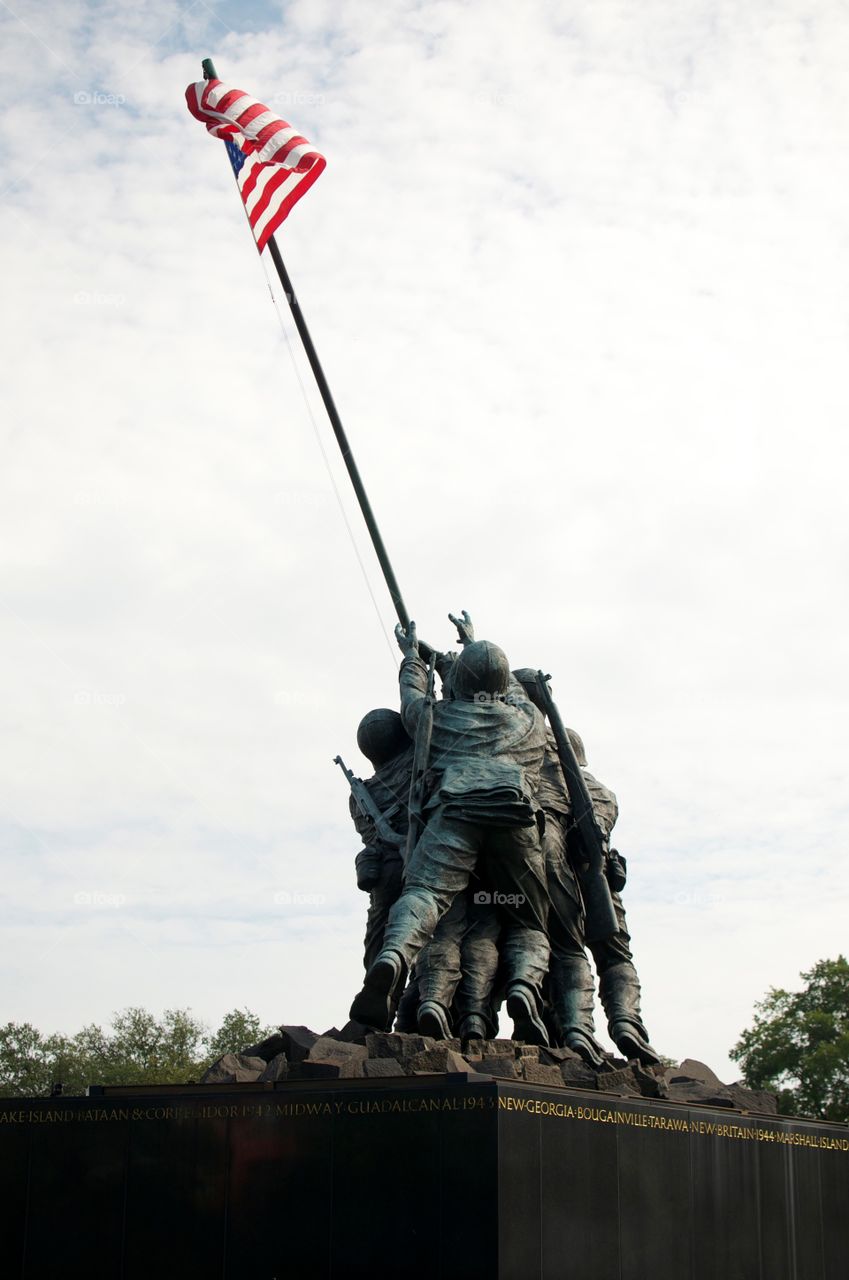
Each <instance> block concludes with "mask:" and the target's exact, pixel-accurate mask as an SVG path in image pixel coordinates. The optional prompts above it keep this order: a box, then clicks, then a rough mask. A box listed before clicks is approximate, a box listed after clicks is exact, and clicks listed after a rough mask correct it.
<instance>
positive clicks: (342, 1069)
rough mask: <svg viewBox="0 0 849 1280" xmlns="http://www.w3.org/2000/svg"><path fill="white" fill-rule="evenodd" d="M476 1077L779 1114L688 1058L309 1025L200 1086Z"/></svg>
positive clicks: (218, 1067) (228, 1059) (224, 1064)
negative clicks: (600, 1058) (604, 1055)
mask: <svg viewBox="0 0 849 1280" xmlns="http://www.w3.org/2000/svg"><path fill="white" fill-rule="evenodd" d="M457 1072H462V1073H472V1072H474V1073H477V1074H480V1075H485V1076H494V1077H496V1078H498V1079H502V1080H516V1081H525V1082H526V1083H527V1084H534V1085H545V1086H548V1087H553V1088H569V1089H588V1090H594V1091H601V1092H603V1093H616V1094H620V1095H622V1096H624V1097H628V1096H631V1097H643V1098H664V1099H669V1100H670V1101H672V1102H682V1103H687V1104H688V1105H693V1104H701V1105H703V1106H710V1107H729V1108H733V1109H735V1110H738V1111H751V1112H756V1113H760V1114H762V1115H775V1114H776V1113H777V1106H776V1097H775V1094H773V1093H767V1092H765V1091H762V1090H756V1089H748V1088H746V1087H745V1086H744V1085H743V1084H741V1083H740V1082H737V1083H735V1084H723V1083H722V1081H721V1080H720V1079H719V1078H718V1077H717V1076H716V1075H715V1074H714V1072H713V1071H711V1069H710V1067H707V1066H705V1065H704V1063H701V1062H697V1061H696V1060H695V1059H692V1058H686V1059H685V1060H684V1061H683V1062H682V1063H680V1065H678V1066H658V1067H652V1068H646V1067H644V1066H642V1065H641V1064H640V1063H639V1062H637V1061H636V1060H633V1061H631V1062H627V1061H626V1060H625V1059H624V1058H615V1057H611V1058H609V1059H606V1060H605V1061H604V1063H603V1064H602V1066H601V1067H599V1068H595V1067H591V1066H588V1065H587V1063H585V1062H584V1061H583V1059H582V1058H581V1057H579V1055H578V1054H577V1053H573V1052H572V1050H571V1049H553V1048H552V1049H545V1048H540V1047H538V1046H537V1045H529V1044H522V1043H520V1042H517V1041H515V1040H467V1041H465V1043H462V1044H461V1042H460V1041H459V1040H432V1039H431V1038H430V1037H428V1036H421V1035H406V1034H403V1033H401V1032H396V1031H387V1032H369V1031H367V1030H366V1028H364V1027H360V1026H359V1025H358V1024H356V1023H348V1025H347V1026H346V1027H344V1028H343V1030H342V1031H339V1030H337V1029H336V1028H335V1027H334V1028H332V1029H331V1030H330V1031H327V1032H325V1033H324V1034H323V1035H318V1034H317V1033H316V1032H314V1031H310V1029H309V1028H308V1027H290V1026H281V1027H280V1030H279V1031H278V1032H277V1034H276V1035H273V1036H269V1038H268V1039H267V1040H263V1041H262V1043H261V1044H257V1045H252V1046H251V1047H250V1048H248V1049H245V1050H244V1051H243V1052H242V1053H228V1054H225V1055H224V1057H222V1058H219V1060H218V1061H217V1062H215V1063H213V1065H212V1066H211V1067H210V1068H209V1069H208V1071H207V1072H206V1073H205V1075H204V1076H203V1078H202V1081H201V1083H202V1084H209V1085H218V1084H239V1083H244V1084H247V1083H257V1082H275V1081H284V1080H291V1081H303V1080H333V1079H344V1080H350V1079H367V1080H368V1079H376V1078H391V1077H393V1076H396V1077H397V1076H417V1075H428V1076H432V1075H439V1074H448V1073H457Z"/></svg>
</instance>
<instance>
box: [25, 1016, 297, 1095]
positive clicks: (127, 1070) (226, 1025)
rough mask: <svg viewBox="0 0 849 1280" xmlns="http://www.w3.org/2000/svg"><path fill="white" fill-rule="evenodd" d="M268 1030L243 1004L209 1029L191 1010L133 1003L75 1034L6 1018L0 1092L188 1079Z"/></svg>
mask: <svg viewBox="0 0 849 1280" xmlns="http://www.w3.org/2000/svg"><path fill="white" fill-rule="evenodd" d="M274 1030H275V1028H268V1027H263V1026H262V1024H261V1022H260V1019H259V1018H258V1017H257V1016H256V1014H254V1013H251V1011H250V1010H249V1009H232V1010H231V1011H230V1013H228V1014H225V1016H224V1019H223V1021H222V1023H221V1025H220V1026H219V1028H218V1029H217V1031H214V1032H210V1031H209V1030H208V1028H207V1027H205V1025H204V1024H203V1023H202V1022H201V1021H199V1020H198V1019H197V1018H195V1017H194V1015H193V1014H192V1011H191V1010H190V1009H166V1010H165V1012H164V1014H163V1015H162V1017H161V1018H159V1019H157V1018H156V1017H154V1015H153V1014H152V1013H150V1012H148V1010H147V1009H141V1008H137V1007H134V1006H133V1007H130V1008H128V1009H122V1010H120V1011H119V1012H118V1013H115V1014H113V1016H112V1023H111V1026H110V1027H109V1029H107V1030H105V1031H104V1030H103V1028H102V1027H99V1026H97V1025H96V1024H94V1023H91V1024H90V1025H89V1026H86V1027H83V1028H82V1030H81V1031H78V1032H77V1033H76V1034H75V1035H73V1036H65V1035H61V1034H58V1033H57V1034H54V1035H50V1036H44V1035H42V1033H41V1032H40V1031H38V1030H37V1029H36V1028H35V1027H34V1026H32V1024H31V1023H28V1022H21V1023H16V1022H9V1023H7V1024H6V1026H5V1027H0V1096H2V1097H19V1096H22V1095H23V1096H29V1097H38V1096H44V1095H45V1094H49V1093H50V1091H51V1089H52V1088H53V1086H54V1085H55V1084H57V1083H58V1082H61V1084H62V1088H63V1091H64V1092H65V1093H71V1094H75V1093H76V1094H82V1093H85V1090H86V1087H87V1086H88V1085H90V1084H113V1085H114V1084H131V1085H132V1084H137V1085H144V1084H186V1083H188V1082H190V1081H192V1080H198V1079H200V1077H201V1075H202V1074H203V1072H204V1070H205V1069H206V1067H207V1065H208V1064H209V1063H210V1062H213V1061H215V1059H216V1058H220V1057H221V1055H222V1054H224V1053H238V1052H239V1051H240V1050H242V1049H245V1048H247V1047H248V1046H250V1045H252V1044H255V1043H256V1042H257V1041H258V1040H262V1039H264V1038H265V1036H267V1035H270V1034H271V1033H272V1032H273V1031H274Z"/></svg>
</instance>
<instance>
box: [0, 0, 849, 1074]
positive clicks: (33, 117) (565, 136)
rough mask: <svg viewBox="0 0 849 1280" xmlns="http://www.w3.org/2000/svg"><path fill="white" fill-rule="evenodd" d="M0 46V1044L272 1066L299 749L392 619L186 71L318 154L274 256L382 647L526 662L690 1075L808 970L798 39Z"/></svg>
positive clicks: (810, 867) (842, 738)
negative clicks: (289, 286)
mask: <svg viewBox="0 0 849 1280" xmlns="http://www.w3.org/2000/svg"><path fill="white" fill-rule="evenodd" d="M0 32H1V33H2V47H3V50H4V55H3V75H4V87H5V97H6V106H5V110H4V112H3V115H2V118H1V119H0V129H1V130H2V135H0V136H2V154H3V164H2V183H0V215H2V219H3V232H2V237H0V253H2V259H3V290H2V292H3V304H4V319H3V353H4V357H5V370H4V376H3V381H2V390H1V391H0V395H2V437H3V454H2V456H3V465H2V479H1V480H0V522H2V549H1V550H0V557H2V559H0V610H2V631H1V632H0V634H2V642H1V643H2V648H0V663H2V666H0V670H2V679H3V685H4V692H3V696H2V700H0V717H1V718H2V730H3V752H2V762H3V763H2V783H0V787H1V788H2V805H0V809H2V815H3V826H2V851H3V853H2V921H3V934H2V938H3V942H2V945H3V969H2V974H3V979H2V993H3V999H2V1007H0V1022H4V1021H6V1020H9V1019H15V1020H28V1021H32V1022H34V1023H35V1024H36V1025H38V1026H39V1027H41V1028H42V1029H43V1030H44V1031H50V1030H64V1031H68V1032H72V1031H74V1030H76V1029H77V1028H78V1027H79V1026H81V1025H82V1024H83V1023H86V1022H90V1021H97V1022H106V1021H108V1019H109V1017H110V1014H111V1012H112V1011H113V1010H115V1009H117V1008H120V1007H122V1006H125V1005H127V1004H142V1005H146V1006H148V1007H149V1008H151V1009H153V1010H154V1011H156V1012H160V1011H162V1010H163V1009H164V1008H166V1007H174V1006H179V1007H182V1006H191V1007H192V1008H193V1009H194V1011H195V1013H196V1014H198V1015H199V1016H201V1017H203V1018H205V1019H206V1020H207V1021H209V1022H211V1023H214V1022H216V1020H218V1019H220V1017H221V1015H222V1014H224V1013H225V1012H226V1011H227V1010H228V1009H230V1008H232V1007H233V1006H235V1005H240V1006H245V1005H247V1006H249V1007H250V1008H252V1009H253V1010H255V1011H256V1012H257V1013H259V1014H260V1015H261V1016H262V1018H263V1019H264V1020H266V1021H267V1022H269V1023H272V1022H281V1021H284V1022H295V1023H299V1022H303V1023H307V1024H308V1025H310V1026H312V1027H314V1028H315V1029H316V1030H318V1031H322V1030H324V1029H325V1028H326V1027H328V1026H330V1025H332V1024H334V1023H335V1024H336V1025H338V1026H341V1025H342V1023H343V1022H344V1021H345V1019H346V1017H347V1010H348V1006H349V1004H350V1001H351V998H352V996H353V995H354V993H355V991H356V990H357V988H358V986H359V984H360V978H361V973H362V969H361V956H362V951H361V940H362V933H363V928H364V916H365V907H366V899H365V897H364V895H362V894H360V893H358V891H357V889H356V886H355V883H354V874H353V857H354V854H355V853H356V851H357V848H358V847H359V846H358V842H357V840H356V837H355V834H354V831H353V828H352V827H351V825H350V820H349V818H348V811H347V795H346V790H345V784H344V780H343V778H342V776H341V774H340V773H339V771H338V770H337V769H335V768H334V767H333V764H332V757H333V756H334V755H335V754H336V753H337V752H341V753H342V755H343V756H344V757H345V758H346V760H348V762H349V763H350V764H352V765H354V767H355V768H356V770H357V771H358V772H364V771H366V770H367V764H366V762H365V761H364V760H363V759H362V757H360V756H359V755H358V753H357V749H356V742H355V730H356V725H357V722H358V720H359V718H360V716H361V715H362V714H363V713H364V712H365V711H366V710H368V709H369V708H370V707H373V706H379V705H389V706H392V705H394V703H395V701H396V697H397V676H396V670H397V659H398V655H397V652H396V651H395V649H394V643H393V642H392V641H391V628H392V625H393V623H394V617H393V613H392V608H391V605H390V602H389V598H388V595H387V592H386V590H385V588H384V586H383V583H382V580H381V579H380V575H379V570H378V568H377V565H376V562H375V560H374V558H373V555H372V553H371V551H370V549H369V544H368V540H367V536H366V534H365V531H364V528H363V525H362V521H361V519H360V517H359V515H358V512H357V509H356V506H355V504H354V501H353V498H352V495H351V493H350V490H349V486H348V485H347V482H346V480H345V475H344V471H343V470H342V468H341V466H340V464H339V461H338V458H336V457H333V456H332V454H333V450H334V449H335V445H334V444H333V439H332V436H331V434H330V431H329V427H328V425H327V422H326V419H325V418H324V417H323V414H322V410H321V405H320V401H318V398H317V396H316V394H315V392H314V389H313V387H312V385H311V383H310V378H309V370H308V367H307V366H306V361H305V359H304V357H303V354H302V352H301V351H300V350H299V349H298V348H297V345H296V339H295V337H294V333H293V329H292V325H291V321H290V320H289V319H288V318H287V319H286V333H285V334H284V333H283V332H282V331H281V328H280V325H279V322H278V318H277V316H276V315H275V310H274V307H273V306H272V303H271V300H270V298H269V293H268V287H267V284H266V280H265V276H264V272H263V267H262V265H261V264H260V262H259V260H258V256H257V254H256V250H255V248H254V247H253V244H252V241H251V238H250V235H249V232H248V229H247V226H246V224H245V219H244V214H243V211H242V208H241V203H240V201H239V198H238V195H237V193H236V190H235V186H234V183H233V180H232V176H231V173H230V170H229V166H228V163H227V161H226V156H225V153H224V149H223V147H222V145H221V144H220V143H219V142H216V141H215V140H213V139H211V138H210V137H208V136H207V135H206V133H205V131H204V130H203V128H202V127H201V126H200V125H199V124H198V123H197V122H196V121H195V120H193V119H192V118H191V116H190V115H189V113H188V111H187V110H186V107H185V102H184V97H183V95H184V91H185V88H186V85H187V84H189V83H190V82H191V81H194V80H196V79H199V78H200V60H201V58H203V57H205V56H209V55H212V56H213V57H214V59H215V62H216V65H217V69H218V73H219V75H220V76H221V77H222V79H224V80H225V82H227V83H229V84H232V85H236V86H238V87H240V88H243V89H245V90H246V91H247V92H248V93H250V94H251V95H253V96H254V97H256V98H259V99H260V100H262V101H264V102H266V103H268V104H269V105H270V106H271V107H272V109H274V110H276V111H278V112H279V114H280V115H282V116H284V117H285V118H286V119H289V120H291V121H292V122H293V123H295V124H296V125H297V127H298V128H299V130H301V131H302V132H303V133H304V134H305V135H306V136H307V137H308V138H309V140H310V141H311V142H313V143H315V145H316V146H317V147H319V148H320V150H321V151H322V152H323V153H324V154H325V155H326V156H327V160H328V165H327V170H326V172H325V173H324V174H323V175H322V176H321V178H320V179H319V181H318V182H317V183H316V185H315V186H314V187H313V189H312V191H311V192H310V193H309V194H308V195H307V196H306V197H305V198H304V200H303V201H302V202H301V203H300V204H299V205H298V206H297V208H296V209H295V210H294V212H293V213H292V215H291V217H290V219H289V221H288V222H287V223H286V225H285V227H284V228H283V230H282V231H281V233H280V235H279V237H278V240H279V243H280V246H281V250H282V252H283V254H284V256H285V258H286V260H287V263H288V266H289V268H290V271H291V274H292V276H293V279H294V281H295V284H296V286H297V288H298V290H299V293H300V296H301V300H302V302H303V306H304V310H305V312H306V314H307V318H308V320H309V322H310V325H311V327H312V330H313V335H314V337H315V339H316V342H317V345H318V348H319V351H320V353H321V356H322V359H323V361H324V365H325V369H326V372H327V374H328V377H329V380H330V383H331V386H332V387H333V390H334V394H335V397H336V400H337V404H338V405H339V407H340V411H341V413H342V417H343V419H344V421H345V424H346V427H347V430H348V433H349V436H350V438H351V442H352V445H353V448H354V451H355V453H356V455H357V458H358V461H359V463H360V467H361V470H362V473H363V475H364V478H365V482H366V485H367V487H368V489H369V492H370V495H371V499H372V503H373V505H374V508H375V511H376V513H377V516H378V520H379V521H380V523H381V526H382V529H383V533H384V537H385V540H386V543H387V546H388V548H389V551H390V555H391V556H392V558H393V560H394V563H395V568H396V572H397V574H398V577H399V580H400V583H401V587H402V590H403V592H404V595H405V597H406V600H407V603H408V605H409V608H410V611H411V613H412V614H413V616H414V617H415V619H416V621H417V622H418V624H419V630H420V632H421V633H422V634H423V635H425V636H426V637H428V638H429V639H431V640H432V641H433V642H434V643H436V644H438V645H442V646H443V647H447V646H448V645H449V644H450V643H452V642H453V636H452V628H451V626H450V624H449V623H448V621H447V617H446V615H447V613H448V611H449V610H451V611H453V612H457V611H458V610H460V609H462V608H467V609H469V610H470V612H471V613H472V615H473V617H474V619H475V622H476V624H477V631H478V635H479V637H483V638H488V639H491V640H494V641H496V642H497V643H499V644H501V645H502V646H503V647H504V648H505V649H506V651H507V653H508V655H509V657H510V659H511V662H512V663H513V665H516V666H520V665H521V666H525V665H531V666H536V665H540V664H542V665H545V666H546V667H547V669H548V670H549V671H551V672H552V673H553V684H554V689H555V693H556V695H557V698H558V702H559V704H560V707H561V710H562V712H563V714H564V718H565V719H566V720H567V723H569V724H571V725H574V726H575V727H576V728H577V729H578V730H579V731H580V732H581V733H582V734H583V736H584V738H585V741H586V744H587V751H588V756H589V763H590V766H591V768H592V770H593V772H594V773H596V774H597V776H598V777H600V778H601V779H602V780H603V781H604V782H606V783H607V784H608V785H610V786H611V787H612V788H613V789H614V790H615V791H616V793H617V795H618V797H619V801H620V806H621V818H620V822H619V826H618V828H617V831H616V843H617V844H618V847H619V848H620V849H621V851H622V852H623V853H624V854H625V855H626V857H627V858H628V862H629V868H630V880H629V884H628V887H627V890H626V904H627V906H628V913H629V920H630V923H631V930H632V934H633V938H634V949H635V955H636V959H637V963H638V967H639V970H640V974H641V976H642V979H643V985H644V995H645V1016H646V1020H647V1022H648V1026H649V1030H650V1032H651V1035H652V1038H653V1040H654V1042H655V1044H656V1046H657V1048H658V1049H660V1050H661V1051H663V1052H664V1053H667V1054H669V1055H671V1056H672V1057H675V1058H682V1057H684V1056H690V1057H696V1058H700V1059H702V1060H704V1061H707V1062H709V1063H710V1064H712V1065H713V1066H714V1068H715V1069H716V1070H717V1071H718V1072H719V1074H720V1075H721V1076H723V1077H724V1078H729V1079H730V1078H735V1076H736V1075H737V1074H739V1072H738V1070H737V1068H735V1067H734V1066H733V1065H731V1064H729V1062H728V1060H727V1052H728V1050H729V1048H730V1047H731V1046H732V1045H733V1044H734V1042H735V1040H736V1039H737V1037H738V1035H739V1033H740V1032H741V1031H742V1030H743V1028H744V1027H745V1026H747V1025H748V1024H749V1022H750V1020H751V1016H752V1009H753V1005H754V1002H755V1001H756V1000H758V999H759V998H761V997H762V996H763V994H764V993H765V991H766V990H767V988H768V987H770V986H771V985H783V986H787V985H791V986H792V985H793V984H794V983H796V982H797V979H798V974H799V972H800V971H801V970H803V969H806V968H810V967H811V966H812V965H813V964H814V963H815V962H816V961H817V960H819V959H822V958H825V957H834V956H836V955H837V954H838V953H839V952H840V951H843V952H845V951H846V950H847V945H849V943H847V933H846V919H847V890H849V860H847V857H846V846H847V828H849V806H847V793H846V776H847V763H848V762H849V759H848V758H849V734H848V733H847V727H846V721H847V710H849V705H847V704H849V697H847V686H848V685H849V681H847V676H846V665H847V642H846V629H847V617H848V616H849V601H847V542H849V539H847V516H846V498H845V492H846V462H847V452H849V450H847V443H846V422H847V411H849V388H848V387H847V373H846V370H847V361H846V349H847V340H849V304H848V303H847V284H849V280H847V274H849V232H848V231H847V227H849V180H848V179H847V168H846V161H847V145H848V144H849V90H847V81H846V75H845V67H846V59H847V53H849V17H847V13H846V10H845V8H844V6H842V5H841V4H838V3H836V0H831V2H830V3H826V4H821V5H816V6H815V5H810V4H804V3H797V2H796V0H775V2H773V3H765V2H762V0H754V2H753V3H751V4H749V5H747V6H742V7H741V6H740V5H739V4H738V3H731V2H730V0H719V2H718V3H713V4H708V3H696V2H695V0H687V2H685V3H683V4H675V3H672V0H647V2H646V3H643V4H642V5H640V6H635V5H626V4H623V3H621V2H619V0H606V2H605V0H602V2H600V3H593V4H589V3H583V4H576V5H571V6H564V5H560V4H554V3H538V2H534V0H528V2H526V3H523V4H522V5H521V6H519V7H518V8H517V7H516V6H515V5H513V4H507V3H505V2H503V0H487V3H483V2H482V0H474V2H471V3H460V2H458V0H444V2H441V3H436V2H425V3H412V2H406V3H405V2H399V3H388V2H386V0H351V2H348V0H336V3H332V4H331V3H329V2H327V3H322V2H321V0H308V2H305V3H289V4H282V5H279V4H278V5H273V4H268V5H266V4H247V5H246V4H236V3H229V4H208V3H205V2H204V0H195V3H186V4H182V5H178V4H175V3H172V2H171V0H160V2H158V3H156V2H155V3H149V4H148V3H146V4H144V5H143V6H139V7H137V6H135V5H134V4H131V3H129V0H119V2H118V3H110V4H109V5H103V6H100V5H96V4H90V3H89V4H86V3H80V2H74V0H70V2H68V0H63V3H61V4H59V3H57V2H56V0H47V2H44V0H40V2H39V3H34V2H33V0H14V3H13V4H12V5H11V6H10V5H7V4H6V3H2V4H0ZM268 269H269V270H271V267H270V264H269V268H268ZM284 309H285V308H284ZM289 344H291V345H289ZM302 387H303V388H304V389H305V390H302ZM316 432H317V435H316ZM322 450H326V451H327V454H328V456H329V458H330V469H331V474H332V477H333V478H334V480H335V482H336V484H337V485H338V488H339V491H340V493H341V498H342V503H343V511H340V507H339V504H338V503H337V499H336V497H335V495H334V488H333V483H332V481H331V477H330V476H329V475H328V471H327V469H326V466H325V462H324V460H323V457H322ZM345 519H347V521H348V523H349V525H350V528H351V529H352V531H353V538H354V543H355V546H354V545H352V543H351V540H350V539H349V535H348V532H347V531H346V523H345ZM357 555H359V556H360V557H361V558H362V561H363V564H364V567H365V570H366V575H367V579H368V583H369V584H370V588H371V592H372V593H373V597H374V600H373V599H372V598H371V597H370V594H369V587H368V585H367V583H366V581H365V580H364V577H363V574H362V572H361V569H360V567H359V565H358V562H357ZM375 601H376V606H377V607H375V603H374V602H375ZM388 637H389V638H388ZM299 899H301V900H299ZM506 1026H509V1023H507V1024H506Z"/></svg>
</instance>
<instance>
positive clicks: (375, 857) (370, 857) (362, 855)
mask: <svg viewBox="0 0 849 1280" xmlns="http://www.w3.org/2000/svg"><path fill="white" fill-rule="evenodd" d="M354 866H355V867H356V870H357V888H358V889H362V891H363V893H370V892H371V890H372V889H373V888H374V887H375V886H376V884H377V883H378V881H379V880H380V874H381V872H382V870H383V855H382V853H381V852H380V850H379V849H376V848H375V847H374V845H369V846H368V848H366V849H361V850H360V852H359V853H358V854H357V856H356V858H355V859H354Z"/></svg>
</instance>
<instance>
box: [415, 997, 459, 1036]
mask: <svg viewBox="0 0 849 1280" xmlns="http://www.w3.org/2000/svg"><path fill="white" fill-rule="evenodd" d="M417 1022H418V1029H419V1032H420V1033H421V1034H422V1035H423V1036H431V1037H432V1038H433V1039H434V1040H450V1039H451V1025H450V1023H449V1021H448V1013H447V1010H446V1009H445V1007H444V1006H443V1005H441V1004H440V1003H439V1001H438V1000H423V1001H422V1002H421V1004H420V1005H419V1016H418V1019H417Z"/></svg>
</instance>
